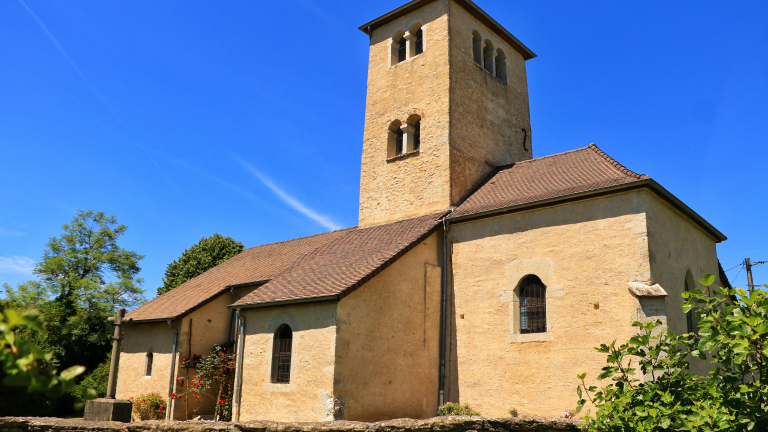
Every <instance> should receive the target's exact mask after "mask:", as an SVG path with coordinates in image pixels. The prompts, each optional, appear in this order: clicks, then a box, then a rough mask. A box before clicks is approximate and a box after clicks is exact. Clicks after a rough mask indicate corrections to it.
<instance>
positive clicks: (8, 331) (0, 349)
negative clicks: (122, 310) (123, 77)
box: [0, 309, 95, 415]
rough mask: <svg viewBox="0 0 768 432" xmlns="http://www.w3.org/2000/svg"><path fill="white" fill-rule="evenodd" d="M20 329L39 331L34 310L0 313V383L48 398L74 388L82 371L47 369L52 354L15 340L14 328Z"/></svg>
mask: <svg viewBox="0 0 768 432" xmlns="http://www.w3.org/2000/svg"><path fill="white" fill-rule="evenodd" d="M20 326H24V327H26V328H28V329H30V331H34V332H38V333H40V332H42V331H43V325H42V322H41V321H40V313H39V312H38V311H36V310H29V311H25V312H24V313H18V312H17V311H15V310H10V309H5V310H4V311H3V312H0V372H1V373H0V376H2V378H3V379H2V382H3V384H4V385H5V386H9V387H25V388H26V389H27V391H28V392H37V393H43V394H45V395H46V396H49V397H57V396H61V395H63V394H65V393H67V392H69V391H70V390H71V389H72V387H74V385H75V377H77V376H78V375H80V374H82V373H83V372H84V371H85V368H84V367H83V366H72V367H69V368H67V369H66V370H64V371H62V372H60V373H59V372H58V371H57V370H56V369H54V368H52V367H50V364H51V359H52V357H53V354H52V353H50V352H46V351H43V350H42V349H40V347H38V346H37V345H35V344H32V343H29V342H26V341H24V340H23V339H20V338H18V337H17V335H16V332H15V331H14V328H18V327H20ZM83 397H84V398H87V399H91V398H93V397H95V393H94V392H92V391H91V392H89V391H86V392H84V394H83ZM3 415H6V413H4V414H3Z"/></svg>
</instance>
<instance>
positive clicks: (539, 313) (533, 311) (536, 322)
mask: <svg viewBox="0 0 768 432" xmlns="http://www.w3.org/2000/svg"><path fill="white" fill-rule="evenodd" d="M519 298H520V333H546V332H547V288H546V287H545V286H544V284H543V283H542V282H541V279H539V278H538V276H533V275H531V276H526V277H525V279H523V280H522V282H520V295H519Z"/></svg>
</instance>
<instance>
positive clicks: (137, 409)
mask: <svg viewBox="0 0 768 432" xmlns="http://www.w3.org/2000/svg"><path fill="white" fill-rule="evenodd" d="M130 401H131V403H133V413H134V414H136V415H137V416H138V417H139V418H140V419H142V420H157V419H162V418H165V410H166V405H165V400H164V399H163V398H162V397H161V396H160V395H159V394H157V393H150V394H146V395H141V396H137V397H135V398H131V399H130Z"/></svg>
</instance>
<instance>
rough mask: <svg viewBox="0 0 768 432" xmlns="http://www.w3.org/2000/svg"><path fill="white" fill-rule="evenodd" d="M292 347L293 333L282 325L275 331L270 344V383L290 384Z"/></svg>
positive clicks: (288, 327)
mask: <svg viewBox="0 0 768 432" xmlns="http://www.w3.org/2000/svg"><path fill="white" fill-rule="evenodd" d="M292 345H293V331H291V327H290V326H288V324H283V325H281V326H280V327H279V328H278V329H277V331H275V337H274V340H273V342H272V382H273V383H275V384H289V383H290V382H291V348H292Z"/></svg>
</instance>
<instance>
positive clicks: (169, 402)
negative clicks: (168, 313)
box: [165, 320, 179, 420]
mask: <svg viewBox="0 0 768 432" xmlns="http://www.w3.org/2000/svg"><path fill="white" fill-rule="evenodd" d="M168 327H172V326H171V320H168ZM178 342H179V329H178V328H174V329H173V348H172V349H171V373H170V376H171V378H170V379H169V380H168V399H166V400H167V406H166V407H165V408H166V411H165V419H166V420H172V419H173V406H174V402H173V399H171V394H173V383H174V378H175V375H176V345H177V344H178Z"/></svg>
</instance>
